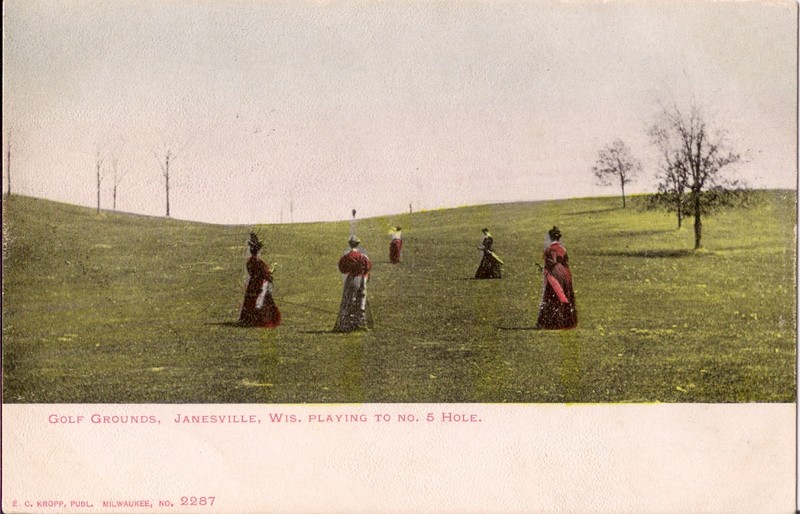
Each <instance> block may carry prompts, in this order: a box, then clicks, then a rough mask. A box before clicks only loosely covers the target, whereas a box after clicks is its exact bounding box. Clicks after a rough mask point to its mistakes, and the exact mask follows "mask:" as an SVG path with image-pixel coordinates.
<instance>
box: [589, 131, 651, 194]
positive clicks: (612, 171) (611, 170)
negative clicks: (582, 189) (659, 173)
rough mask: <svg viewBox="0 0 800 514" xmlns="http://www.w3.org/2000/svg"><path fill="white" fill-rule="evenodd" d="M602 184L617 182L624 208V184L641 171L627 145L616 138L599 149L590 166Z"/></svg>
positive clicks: (640, 166)
mask: <svg viewBox="0 0 800 514" xmlns="http://www.w3.org/2000/svg"><path fill="white" fill-rule="evenodd" d="M592 171H594V176H595V177H596V178H597V181H598V183H599V184H600V185H602V186H610V185H613V184H614V183H618V184H619V185H620V188H621V189H622V208H623V209H624V208H625V184H630V183H631V182H633V180H634V179H635V178H636V176H637V175H639V174H640V173H641V172H642V164H641V163H640V162H639V161H638V160H637V159H636V158H634V157H633V155H631V150H630V148H628V145H626V144H625V142H624V141H622V140H621V139H616V140H614V141H612V142H611V143H609V144H608V145H606V146H605V147H604V148H603V149H601V150H600V152H599V154H598V156H597V162H596V163H595V165H594V166H593V167H592Z"/></svg>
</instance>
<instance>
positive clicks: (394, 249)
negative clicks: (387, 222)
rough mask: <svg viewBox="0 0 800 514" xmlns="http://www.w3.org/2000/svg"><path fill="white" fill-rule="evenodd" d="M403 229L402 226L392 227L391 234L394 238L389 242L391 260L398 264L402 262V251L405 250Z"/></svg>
mask: <svg viewBox="0 0 800 514" xmlns="http://www.w3.org/2000/svg"><path fill="white" fill-rule="evenodd" d="M402 230H403V229H402V228H400V227H392V229H391V230H390V231H389V236H390V237H391V238H392V240H391V242H390V243H389V262H391V263H392V264H398V263H399V262H400V253H401V251H402V250H403V234H402V232H401V231H402Z"/></svg>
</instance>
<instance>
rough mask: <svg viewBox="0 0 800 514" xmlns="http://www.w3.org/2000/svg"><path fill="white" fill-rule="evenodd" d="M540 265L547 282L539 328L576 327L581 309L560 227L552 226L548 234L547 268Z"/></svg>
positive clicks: (546, 241)
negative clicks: (576, 305) (578, 307)
mask: <svg viewBox="0 0 800 514" xmlns="http://www.w3.org/2000/svg"><path fill="white" fill-rule="evenodd" d="M537 266H538V263H537ZM539 267H540V269H541V270H542V274H543V275H544V284H543V286H542V300H541V303H540V304H539V319H538V320H537V321H536V328H544V329H563V328H575V327H576V326H577V325H578V311H577V310H576V308H575V291H574V290H573V289H572V273H571V272H570V270H569V258H568V257H567V250H566V249H565V248H564V245H562V244H561V231H560V230H559V229H558V227H553V228H552V229H550V231H549V232H548V233H547V236H545V249H544V268H542V267H541V266H539Z"/></svg>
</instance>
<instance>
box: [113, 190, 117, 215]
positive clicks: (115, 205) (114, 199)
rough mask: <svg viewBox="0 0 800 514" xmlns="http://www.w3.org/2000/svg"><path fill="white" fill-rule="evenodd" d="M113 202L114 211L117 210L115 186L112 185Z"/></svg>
mask: <svg viewBox="0 0 800 514" xmlns="http://www.w3.org/2000/svg"><path fill="white" fill-rule="evenodd" d="M113 202H114V204H113V205H114V210H115V211H116V210H117V185H116V184H114V193H113Z"/></svg>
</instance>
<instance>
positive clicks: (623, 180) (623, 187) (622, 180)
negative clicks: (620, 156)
mask: <svg viewBox="0 0 800 514" xmlns="http://www.w3.org/2000/svg"><path fill="white" fill-rule="evenodd" d="M619 182H620V185H621V186H622V208H623V209H624V208H625V179H623V178H620V181H619Z"/></svg>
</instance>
